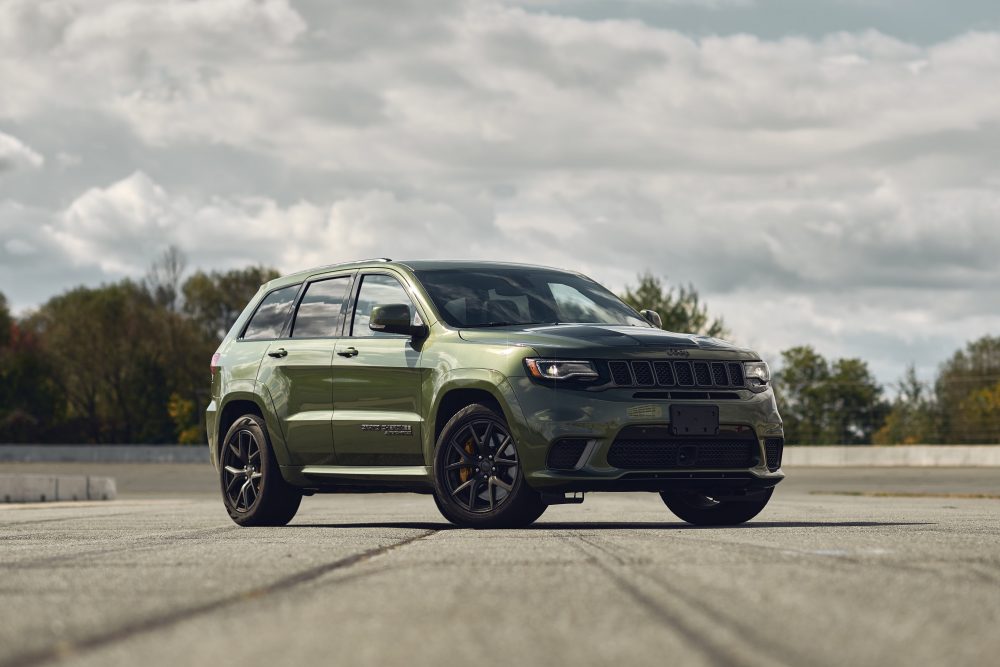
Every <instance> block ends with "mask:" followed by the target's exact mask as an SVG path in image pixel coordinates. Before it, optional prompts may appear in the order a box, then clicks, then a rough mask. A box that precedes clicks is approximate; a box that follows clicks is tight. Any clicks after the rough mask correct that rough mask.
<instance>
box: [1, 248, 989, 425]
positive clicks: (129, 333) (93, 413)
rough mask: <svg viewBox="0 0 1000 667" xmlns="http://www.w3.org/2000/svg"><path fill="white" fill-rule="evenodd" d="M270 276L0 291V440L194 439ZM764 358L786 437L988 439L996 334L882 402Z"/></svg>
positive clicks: (721, 331) (716, 332)
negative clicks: (231, 338)
mask: <svg viewBox="0 0 1000 667" xmlns="http://www.w3.org/2000/svg"><path fill="white" fill-rule="evenodd" d="M277 275H278V274H277V272H276V271H274V270H273V269H270V268H267V267H263V266H251V267H247V268H245V269H235V270H231V271H213V272H204V271H195V272H192V273H188V272H187V271H186V263H185V259H184V257H183V255H182V254H181V253H179V252H178V251H177V250H176V249H169V250H168V251H167V252H165V253H164V254H163V256H161V257H160V258H159V259H158V260H157V261H156V262H155V263H154V264H153V265H152V266H151V267H150V269H149V271H148V272H147V274H146V276H145V277H144V278H143V279H142V280H122V281H119V282H116V283H112V284H107V285H102V286H100V287H77V288H75V289H72V290H69V291H68V292H65V293H63V294H60V295H58V296H55V297H52V298H51V299H49V300H48V301H46V302H45V303H44V304H42V305H41V306H39V307H38V308H37V309H36V310H34V311H33V312H30V313H28V314H26V315H24V316H22V317H14V316H13V315H12V314H11V312H10V309H9V308H8V306H7V301H6V299H5V298H4V296H3V295H2V294H0V442H40V443H46V442H49V443H56V442H89V443H117V442H122V443H176V442H180V443H201V442H204V441H205V425H204V411H205V408H206V407H207V403H208V400H209V396H208V391H209V368H208V365H209V360H210V359H211V356H212V353H213V352H214V351H215V349H216V347H217V346H218V344H219V341H220V340H221V339H222V338H223V336H225V334H226V332H227V331H228V330H229V328H230V327H231V326H232V324H233V322H235V320H236V318H237V317H238V316H239V314H240V313H241V312H242V310H243V308H244V307H245V305H246V303H247V302H248V301H249V300H250V298H251V297H252V296H253V295H254V293H255V292H256V291H257V289H258V288H259V287H260V285H261V284H263V283H264V282H267V281H268V280H271V279H273V278H275V277H276V276H277ZM622 298H623V299H624V300H625V301H626V302H627V303H629V304H630V305H632V306H635V307H637V308H652V309H653V310H656V311H658V312H659V313H660V314H661V317H662V318H663V326H664V328H665V329H669V330H672V331H687V332H694V333H701V334H705V335H710V336H716V337H726V336H727V335H728V331H727V329H726V326H725V324H724V322H723V320H722V319H720V318H715V317H712V316H710V315H709V312H708V309H707V307H706V305H705V304H704V303H703V302H702V301H701V298H700V297H699V295H698V292H697V291H696V290H695V289H694V288H693V287H692V286H690V285H686V286H667V285H666V284H665V283H664V282H663V281H662V280H661V279H659V278H657V277H655V276H653V275H651V274H645V275H642V276H639V278H638V281H637V283H636V284H635V285H634V286H630V287H628V288H627V289H626V291H625V293H624V294H623V295H622ZM776 367H777V369H778V370H777V372H776V373H775V374H774V379H773V381H774V385H775V392H776V395H777V400H778V403H779V409H780V411H781V414H782V417H783V419H784V421H785V432H786V439H787V441H788V442H789V443H799V444H827V443H842V444H868V443H876V444H896V443H909V444H912V443H997V442H1000V338H994V337H989V336H987V337H984V338H981V339H979V340H977V341H974V342H971V343H969V344H968V345H967V346H966V348H964V349H962V350H959V351H957V352H955V354H954V355H952V357H951V358H950V359H948V361H946V362H945V363H944V364H943V365H942V366H941V368H940V372H939V374H938V377H937V378H936V380H935V381H934V382H932V383H923V382H921V381H920V380H919V379H918V378H917V375H916V372H915V370H914V369H913V368H912V367H911V368H909V369H908V370H907V372H906V373H905V374H904V376H903V377H902V378H901V379H900V381H899V382H898V384H897V386H896V387H895V390H896V391H895V392H894V394H895V395H894V397H893V398H892V399H891V400H890V399H889V398H887V392H886V388H885V387H883V386H882V385H880V384H879V383H878V382H877V381H876V379H875V377H874V376H873V375H872V373H871V372H870V370H869V368H868V364H867V363H866V362H865V361H863V360H862V359H856V358H850V359H827V358H825V357H823V356H822V355H821V354H820V353H819V352H817V351H816V350H815V349H813V348H812V347H809V346H799V347H794V348H791V349H788V350H785V351H784V352H782V353H781V359H780V363H778V364H776Z"/></svg>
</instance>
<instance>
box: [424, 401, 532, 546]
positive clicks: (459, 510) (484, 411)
mask: <svg viewBox="0 0 1000 667" xmlns="http://www.w3.org/2000/svg"><path fill="white" fill-rule="evenodd" d="M484 419H489V420H492V421H493V422H495V423H496V424H497V425H499V426H502V427H503V428H504V430H505V431H507V432H508V433H510V426H509V425H508V424H507V420H506V419H504V417H503V415H499V414H497V412H496V411H495V410H492V409H490V408H488V407H486V406H485V405H481V404H473V405H470V406H468V407H465V408H463V409H461V410H459V411H458V412H456V413H455V414H454V415H453V416H452V418H451V419H449V420H448V423H447V424H445V426H444V428H443V429H441V435H440V436H439V437H438V440H437V443H435V445H434V462H433V463H434V467H433V470H434V501H435V502H436V504H437V506H438V509H439V510H440V511H441V513H442V514H443V515H444V516H445V518H447V519H448V520H449V521H451V522H452V523H455V524H457V525H460V526H466V527H470V528H497V527H508V526H518V525H525V524H526V523H531V521H534V519H535V518H537V517H538V516H540V515H541V513H542V511H544V505H542V504H541V499H540V496H539V495H538V493H537V492H536V491H535V490H534V489H532V488H531V487H530V486H529V485H528V484H527V482H526V481H525V476H524V467H523V465H522V459H521V453H520V451H518V443H517V440H516V439H515V438H513V434H511V436H512V440H513V445H514V450H515V451H517V461H518V472H517V478H516V479H515V480H514V484H513V488H512V490H511V491H510V494H509V496H508V497H507V498H506V499H505V500H504V502H503V503H502V504H501V505H500V506H499V507H497V508H496V509H495V510H493V511H489V512H482V513H478V512H470V511H469V510H468V509H465V508H464V507H462V505H461V504H460V503H458V502H456V501H455V500H454V499H453V498H452V496H451V493H450V492H449V491H448V488H447V485H446V482H445V475H446V474H447V471H446V470H445V466H446V465H447V449H448V443H449V441H450V440H451V438H452V437H453V436H454V435H455V434H456V433H457V432H458V431H460V430H461V429H463V428H464V427H465V426H466V425H467V424H468V423H469V422H472V421H482V420H484ZM532 515H533V516H532ZM528 517H532V518H530V520H529V518H528Z"/></svg>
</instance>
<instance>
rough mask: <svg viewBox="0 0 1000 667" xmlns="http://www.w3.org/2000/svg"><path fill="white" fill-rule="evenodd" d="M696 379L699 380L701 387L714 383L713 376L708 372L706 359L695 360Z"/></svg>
mask: <svg viewBox="0 0 1000 667" xmlns="http://www.w3.org/2000/svg"><path fill="white" fill-rule="evenodd" d="M694 379H695V380H697V381H698V385H699V386H701V387H707V386H709V385H711V384H712V376H711V374H710V373H709V372H708V364H706V363H705V362H704V361H696V362H694Z"/></svg>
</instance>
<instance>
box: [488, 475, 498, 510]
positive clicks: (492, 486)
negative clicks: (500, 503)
mask: <svg viewBox="0 0 1000 667" xmlns="http://www.w3.org/2000/svg"><path fill="white" fill-rule="evenodd" d="M496 481H497V478H496V477H490V478H489V480H487V482H486V495H488V496H489V497H490V511H493V508H494V507H496V497H497V487H496Z"/></svg>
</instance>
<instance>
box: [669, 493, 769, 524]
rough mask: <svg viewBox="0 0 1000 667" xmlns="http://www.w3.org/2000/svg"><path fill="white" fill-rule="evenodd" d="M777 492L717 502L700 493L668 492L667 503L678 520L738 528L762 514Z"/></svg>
mask: <svg viewBox="0 0 1000 667" xmlns="http://www.w3.org/2000/svg"><path fill="white" fill-rule="evenodd" d="M773 492H774V489H767V490H765V491H762V492H761V493H759V494H754V495H752V496H748V497H747V499H746V500H743V499H740V500H716V499H715V498H712V497H711V496H708V495H705V494H703V493H699V492H698V491H664V492H663V493H661V494H660V497H661V498H663V502H664V503H666V505H667V507H668V508H669V509H670V511H671V512H673V513H674V514H676V515H677V516H678V518H680V519H682V520H684V521H687V522H688V523H693V524H694V525H696V526H735V525H736V524H740V523H745V522H747V521H749V520H750V519H752V518H754V517H755V516H757V515H758V514H760V513H761V510H763V509H764V507H765V506H767V502H768V501H769V500H770V499H771V494H772V493H773Z"/></svg>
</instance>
